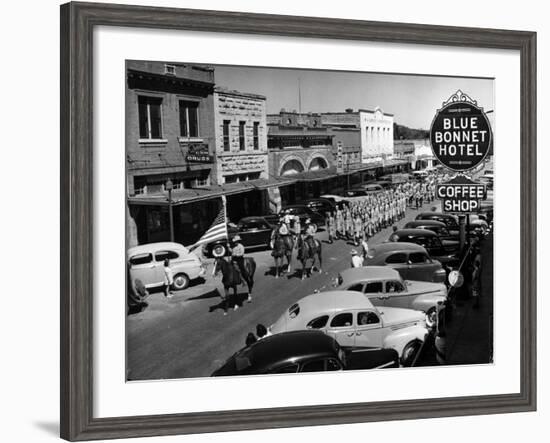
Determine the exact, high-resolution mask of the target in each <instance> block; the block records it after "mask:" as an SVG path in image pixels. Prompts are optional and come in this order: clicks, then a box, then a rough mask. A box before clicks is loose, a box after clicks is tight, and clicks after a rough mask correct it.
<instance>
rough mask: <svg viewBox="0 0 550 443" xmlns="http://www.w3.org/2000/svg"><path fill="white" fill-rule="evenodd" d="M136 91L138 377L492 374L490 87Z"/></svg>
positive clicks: (327, 84) (272, 77)
mask: <svg viewBox="0 0 550 443" xmlns="http://www.w3.org/2000/svg"><path fill="white" fill-rule="evenodd" d="M125 82H126V108H125V109H126V115H125V121H126V186H127V207H126V243H127V257H126V260H127V282H128V283H127V321H126V333H127V344H126V346H127V371H126V372H127V373H126V376H127V380H128V381H137V380H159V379H178V378H195V377H209V376H224V377H226V376H236V375H241V376H250V375H268V374H289V373H300V372H318V371H341V370H344V371H348V370H371V369H386V368H394V370H395V369H396V368H411V367H425V366H444V365H472V364H490V363H492V361H493V270H492V265H493V241H492V230H493V223H494V220H493V181H494V174H495V169H494V166H493V160H494V153H495V143H494V139H493V132H492V127H493V125H494V120H495V116H494V114H495V110H494V79H491V78H465V77H442V76H441V77H439V76H426V75H413V74H410V75H404V74H391V73H371V72H346V71H329V70H326V71H325V70H304V69H292V68H288V69H287V68H270V67H252V66H227V65H199V64H194V63H187V62H185V61H183V62H173V61H170V62H165V61H139V60H127V61H126V71H125Z"/></svg>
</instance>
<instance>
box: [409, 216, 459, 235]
mask: <svg viewBox="0 0 550 443" xmlns="http://www.w3.org/2000/svg"><path fill="white" fill-rule="evenodd" d="M416 220H436V221H440V222H442V223H445V225H446V226H447V229H448V230H449V231H451V232H452V231H457V232H456V233H458V231H459V230H460V226H459V225H458V219H457V218H456V217H455V216H454V215H452V214H445V213H443V212H421V213H420V214H418V215H417V216H416Z"/></svg>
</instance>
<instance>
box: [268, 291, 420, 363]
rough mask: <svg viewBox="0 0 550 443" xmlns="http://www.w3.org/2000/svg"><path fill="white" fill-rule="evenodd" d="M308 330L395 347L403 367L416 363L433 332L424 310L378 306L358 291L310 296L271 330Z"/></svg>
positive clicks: (350, 344)
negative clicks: (428, 325)
mask: <svg viewBox="0 0 550 443" xmlns="http://www.w3.org/2000/svg"><path fill="white" fill-rule="evenodd" d="M307 329H318V330H321V331H323V332H324V333H325V334H327V335H329V336H331V337H333V338H334V339H335V340H336V341H337V342H338V344H339V345H340V346H342V347H344V348H354V347H374V348H384V349H395V350H396V351H397V353H398V354H399V357H400V361H401V364H402V365H403V366H411V365H412V364H413V362H414V361H415V359H416V357H417V355H418V353H419V351H420V350H421V348H422V346H423V344H424V342H425V340H426V337H427V336H428V333H429V331H428V328H427V326H426V316H425V314H424V313H423V312H421V311H414V310H412V309H403V308H390V307H386V306H383V307H375V306H374V305H373V304H372V302H371V301H370V300H369V299H368V298H367V297H365V296H364V295H363V294H361V293H359V292H356V291H327V292H321V293H316V294H312V295H308V296H306V297H304V298H302V299H300V300H299V301H298V302H296V303H294V304H293V305H292V306H290V307H289V308H288V309H287V310H286V311H285V312H284V313H283V314H282V315H281V316H280V317H279V319H278V320H277V321H276V322H275V323H273V325H271V326H270V327H269V329H268V333H269V334H278V333H281V332H287V331H300V330H307Z"/></svg>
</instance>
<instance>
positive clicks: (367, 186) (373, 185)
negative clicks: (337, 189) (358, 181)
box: [356, 183, 391, 194]
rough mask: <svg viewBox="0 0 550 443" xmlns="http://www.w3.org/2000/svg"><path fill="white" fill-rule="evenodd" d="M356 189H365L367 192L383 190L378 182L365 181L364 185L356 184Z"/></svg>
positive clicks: (374, 192) (373, 192)
mask: <svg viewBox="0 0 550 443" xmlns="http://www.w3.org/2000/svg"><path fill="white" fill-rule="evenodd" d="M390 184H391V183H390ZM356 189H363V190H364V191H367V192H368V193H369V194H376V193H378V192H382V191H383V190H384V187H383V186H382V185H381V184H379V183H366V184H364V185H361V186H357V188H356Z"/></svg>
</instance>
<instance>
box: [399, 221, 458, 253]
mask: <svg viewBox="0 0 550 443" xmlns="http://www.w3.org/2000/svg"><path fill="white" fill-rule="evenodd" d="M403 229H428V230H429V231H432V232H435V233H436V234H437V236H438V237H439V238H440V240H441V243H443V246H444V247H445V250H446V251H449V252H454V253H458V252H459V248H460V241H459V239H458V233H457V232H455V233H454V234H451V232H450V231H449V229H447V225H446V224H445V223H443V222H440V221H437V220H412V221H410V222H407V223H406V224H405V226H403Z"/></svg>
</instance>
